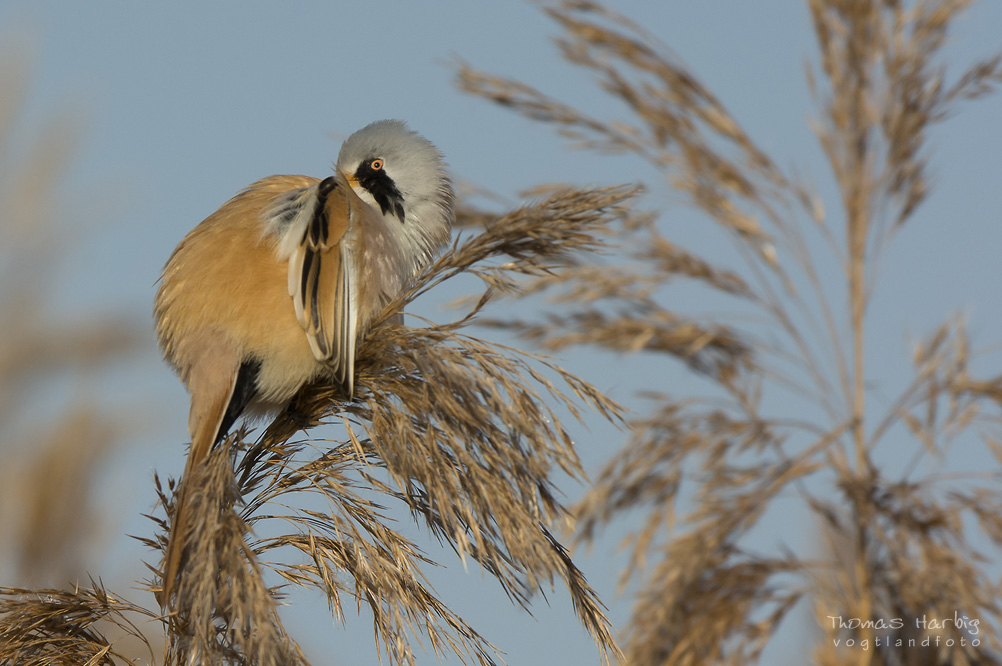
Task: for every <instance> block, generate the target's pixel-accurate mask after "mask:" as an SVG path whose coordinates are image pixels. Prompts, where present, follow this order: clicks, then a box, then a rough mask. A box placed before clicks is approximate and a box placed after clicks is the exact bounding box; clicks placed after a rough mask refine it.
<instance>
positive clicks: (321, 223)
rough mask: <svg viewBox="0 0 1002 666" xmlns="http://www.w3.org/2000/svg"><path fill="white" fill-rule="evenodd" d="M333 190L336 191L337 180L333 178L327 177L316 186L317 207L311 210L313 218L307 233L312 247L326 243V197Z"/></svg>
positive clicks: (327, 224) (328, 222)
mask: <svg viewBox="0 0 1002 666" xmlns="http://www.w3.org/2000/svg"><path fill="white" fill-rule="evenodd" d="M335 189H337V179H336V178H335V177H334V176H327V177H326V178H324V179H323V180H321V181H320V185H319V186H317V205H316V208H314V209H313V218H312V219H311V220H310V229H309V232H308V234H309V239H310V244H311V245H312V246H313V247H317V246H319V245H324V244H326V243H327V237H328V235H329V227H330V221H329V220H328V219H327V197H328V196H330V193H331V192H333V191H334V190H335Z"/></svg>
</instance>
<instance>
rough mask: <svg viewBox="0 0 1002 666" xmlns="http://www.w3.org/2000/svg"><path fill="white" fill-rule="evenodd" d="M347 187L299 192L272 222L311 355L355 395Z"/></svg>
mask: <svg viewBox="0 0 1002 666" xmlns="http://www.w3.org/2000/svg"><path fill="white" fill-rule="evenodd" d="M347 187H348V185H347V184H345V183H343V182H342V181H339V180H338V179H337V178H336V177H334V176H331V177H329V178H326V179H324V180H322V181H320V182H319V183H317V184H316V185H314V186H312V187H308V188H303V189H302V190H294V191H292V192H290V193H288V194H287V195H286V196H285V197H283V198H282V199H281V200H280V201H279V203H278V205H276V207H275V208H274V209H273V211H272V213H271V214H270V215H269V221H270V224H272V225H278V229H279V230H280V232H281V234H282V240H281V241H280V244H279V258H283V259H285V258H287V260H288V262H289V285H288V287H289V295H290V296H291V297H292V302H293V306H294V308H295V311H296V318H297V319H298V320H299V323H300V325H301V326H302V327H303V331H305V333H306V338H307V340H308V342H309V344H310V349H311V350H312V351H313V355H314V356H315V357H316V358H317V360H319V361H323V362H325V363H326V364H328V365H329V366H330V367H331V368H332V369H333V371H334V374H335V377H336V379H337V380H338V381H339V382H340V383H341V384H342V385H343V386H344V387H345V388H346V389H347V391H348V393H349V394H350V393H351V390H352V376H353V373H354V362H355V320H356V314H355V308H356V307H357V304H356V302H355V299H354V298H352V295H351V294H352V285H351V270H350V267H349V265H348V258H347V257H346V252H345V250H344V248H343V247H342V246H341V240H342V238H343V237H344V235H345V233H346V232H347V230H348V224H349V217H350V216H349V210H348V199H347V196H346V190H347ZM283 225H284V226H283Z"/></svg>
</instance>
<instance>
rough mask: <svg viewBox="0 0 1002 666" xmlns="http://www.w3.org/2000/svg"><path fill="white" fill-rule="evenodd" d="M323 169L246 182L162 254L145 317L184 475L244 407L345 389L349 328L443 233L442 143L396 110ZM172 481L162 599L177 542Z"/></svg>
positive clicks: (448, 197)
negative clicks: (164, 378) (186, 447)
mask: <svg viewBox="0 0 1002 666" xmlns="http://www.w3.org/2000/svg"><path fill="white" fill-rule="evenodd" d="M334 171H335V173H334V175H332V176H328V177H327V178H324V179H323V180H318V179H316V178H310V177H307V176H269V177H267V178H263V179H261V180H259V181H257V182H256V183H254V184H253V185H251V186H250V187H248V188H247V189H245V190H244V191H243V192H241V193H239V194H238V195H236V196H235V197H233V198H232V199H230V200H229V201H227V202H226V203H225V204H223V206H222V207H221V208H220V209H219V210H217V211H216V212H215V213H213V214H212V215H210V216H209V217H207V218H206V219H205V220H203V221H202V223H201V224H199V225H198V226H197V227H195V228H194V229H193V230H192V231H191V232H190V233H189V234H188V235H187V236H185V238H184V240H182V241H181V243H180V244H179V245H178V246H177V249H175V250H174V253H173V254H172V255H171V256H170V259H169V260H168V261H167V265H166V267H165V268H164V271H163V274H162V276H161V278H160V280H161V284H160V289H159V291H158V292H157V296H156V300H155V302H154V318H155V320H156V330H157V338H158V340H159V343H160V347H161V349H162V351H163V355H164V358H165V360H166V361H167V362H168V363H169V364H170V365H171V366H172V367H173V368H174V369H175V370H176V371H177V373H178V374H179V375H180V377H181V381H182V382H184V385H185V387H186V388H187V389H188V392H189V393H190V395H191V411H190V412H189V415H188V432H189V434H190V436H191V449H190V451H189V453H188V461H187V464H186V465H185V470H184V477H185V478H188V477H189V476H190V472H191V471H192V470H193V469H195V468H196V467H197V466H198V465H199V464H200V463H201V462H202V461H203V460H204V459H205V458H206V456H208V454H209V451H210V450H211V449H212V447H213V446H214V445H215V444H216V443H217V442H218V441H220V440H221V439H222V438H223V436H225V435H226V433H227V432H228V430H229V428H230V427H231V426H232V425H233V423H234V421H235V420H236V419H237V418H238V417H239V416H240V415H241V414H242V413H244V412H245V411H247V412H249V413H252V414H262V413H268V412H269V411H275V410H277V409H280V408H281V407H283V406H284V405H285V404H286V403H287V402H288V401H289V400H290V399H291V398H292V397H293V395H295V393H296V392H297V391H298V390H299V389H300V388H301V387H302V386H303V385H305V384H306V383H307V382H310V381H312V380H314V379H318V378H325V379H330V380H332V381H334V382H337V383H338V384H340V386H341V387H342V388H343V390H344V393H345V394H346V396H348V397H350V396H351V395H352V391H353V375H354V364H355V345H356V342H357V341H358V339H359V337H360V336H361V335H363V334H364V333H365V331H366V329H367V328H368V326H369V324H370V323H371V321H372V320H373V318H374V317H376V316H377V315H378V314H380V312H381V311H382V309H383V307H384V306H385V305H386V304H387V303H388V302H389V301H390V300H391V299H392V298H394V297H395V296H396V295H397V294H398V293H400V291H401V290H402V289H403V288H404V287H405V286H406V285H407V283H408V282H409V281H410V280H411V278H412V277H413V276H414V275H415V274H416V273H417V272H418V271H420V270H421V269H422V268H424V267H425V266H427V265H428V264H429V263H430V262H431V260H432V259H433V258H434V256H435V255H436V254H437V252H438V251H439V250H440V249H441V248H442V246H443V245H444V244H445V243H446V242H447V241H448V239H449V235H450V231H451V227H452V222H453V219H454V212H453V202H454V198H455V195H454V193H453V189H452V184H451V181H450V180H449V177H448V176H447V174H446V171H445V163H444V162H443V159H442V154H441V153H440V152H439V151H438V150H437V149H436V148H435V146H433V145H432V144H431V143H430V142H429V141H427V140H426V139H424V138H423V137H421V136H420V135H418V134H417V133H415V132H413V131H410V130H409V129H407V127H406V125H404V123H402V122H400V121H398V120H382V121H378V122H375V123H372V124H371V125H368V126H367V127H365V128H363V129H361V130H359V131H358V132H356V133H354V134H352V135H351V136H350V137H348V139H347V140H346V141H345V142H344V144H343V145H342V146H341V151H340V153H339V154H338V158H337V162H336V164H335V169H334ZM184 489H185V486H184V485H182V486H181V487H180V489H179V492H178V497H177V500H176V504H175V511H174V520H173V521H172V527H171V535H170V538H169V542H168V548H167V556H166V568H165V576H164V590H163V596H162V598H161V603H162V604H166V603H167V602H168V601H169V599H170V596H171V593H172V588H173V586H174V582H175V578H176V576H177V573H178V567H179V566H180V563H181V559H182V554H183V551H184V545H185V544H184V543H183V540H184V539H183V536H182V534H183V533H184V530H185V529H186V526H185V524H184V522H185V521H186V520H187V518H188V517H187V516H186V515H185V510H186V507H185V505H184V500H185V497H184V495H185V492H184Z"/></svg>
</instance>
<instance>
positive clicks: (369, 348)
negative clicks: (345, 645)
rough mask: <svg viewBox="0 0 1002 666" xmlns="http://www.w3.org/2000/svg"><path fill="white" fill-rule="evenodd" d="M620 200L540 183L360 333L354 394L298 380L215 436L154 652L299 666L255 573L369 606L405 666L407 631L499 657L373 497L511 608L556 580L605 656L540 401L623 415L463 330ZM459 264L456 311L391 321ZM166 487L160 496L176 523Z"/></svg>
mask: <svg viewBox="0 0 1002 666" xmlns="http://www.w3.org/2000/svg"><path fill="white" fill-rule="evenodd" d="M633 195H634V192H633V191H632V190H630V189H629V188H610V189H596V190H565V191H561V192H554V193H551V195H550V196H549V197H548V198H546V199H543V200H541V201H539V202H537V203H533V204H528V205H525V206H523V207H521V208H518V209H516V210H514V211H511V212H510V213H508V214H506V215H503V216H497V217H496V218H495V219H493V221H491V223H490V224H489V225H488V226H487V227H486V228H485V229H484V230H483V231H482V232H480V233H477V234H474V235H470V236H467V237H465V238H464V239H462V240H457V241H456V243H455V244H454V245H453V247H452V248H451V249H450V250H449V251H448V252H446V253H445V254H444V255H443V256H442V257H441V258H440V259H439V260H438V261H437V262H435V263H434V264H433V265H432V266H431V267H430V268H429V269H428V270H427V271H425V272H424V273H423V274H422V275H421V276H419V278H418V279H417V280H416V281H415V283H414V284H413V285H412V286H411V288H410V289H409V290H408V291H407V292H406V293H405V294H402V295H401V296H400V297H399V298H398V299H397V300H396V301H395V302H394V303H392V304H390V305H389V306H388V307H387V309H386V311H385V312H384V316H383V317H382V318H381V319H379V320H378V321H377V322H376V324H375V325H374V328H373V329H372V331H371V332H370V334H369V335H368V336H367V337H366V338H365V340H364V342H363V343H362V345H361V349H360V353H359V357H358V361H357V363H356V368H357V379H356V396H355V399H354V400H352V401H351V402H349V403H345V402H343V399H342V397H341V395H340V393H339V391H338V390H337V389H336V388H335V387H333V386H331V385H329V384H324V383H320V384H315V385H312V386H309V387H307V388H305V389H304V390H303V391H301V392H300V394H299V395H298V396H297V397H296V399H294V401H293V403H292V404H291V405H290V406H289V408H288V409H287V410H286V412H285V413H283V414H281V415H279V416H278V417H277V418H276V419H275V420H274V421H273V422H272V423H271V424H270V425H269V427H268V428H267V429H266V430H265V431H264V432H263V433H262V435H261V436H260V437H259V438H258V439H257V440H256V441H255V442H253V443H249V444H245V443H244V437H245V433H240V434H239V435H238V436H237V437H231V438H228V439H227V440H226V442H224V444H223V445H221V446H220V447H218V450H217V451H215V452H214V453H213V462H212V464H211V465H210V466H209V468H208V469H207V470H206V474H205V478H202V475H200V476H199V478H194V479H182V483H187V484H191V490H192V493H193V495H192V496H193V497H194V498H195V499H194V501H193V502H192V515H193V516H194V518H193V520H192V521H191V522H190V526H189V528H190V530H191V532H190V533H189V534H188V535H187V537H186V539H185V541H186V543H189V544H191V545H190V546H189V549H188V555H187V558H186V564H185V565H184V566H183V567H182V571H181V573H180V576H179V579H178V582H177V589H178V590H179V595H178V597H179V599H180V600H181V601H180V602H179V603H178V604H177V606H176V607H173V608H171V611H172V613H171V616H170V617H169V618H168V625H169V636H168V639H169V643H170V645H169V650H168V654H167V657H166V663H186V662H187V661H188V660H189V659H192V658H196V659H211V660H212V661H213V663H233V664H237V663H245V662H246V663H254V664H278V663H305V659H304V657H303V656H302V654H301V653H300V652H299V649H298V647H296V646H295V644H294V643H293V642H292V641H291V639H289V638H288V636H287V634H286V632H285V630H284V628H283V627H282V624H281V621H280V619H279V618H278V615H277V614H276V613H275V594H276V590H269V589H268V588H267V587H266V586H265V585H264V584H263V583H262V578H261V574H262V571H263V570H264V569H271V570H273V571H274V572H276V573H277V574H278V575H279V576H280V577H281V578H282V579H283V580H284V581H286V582H287V583H290V584H293V585H297V586H304V587H312V588H316V589H319V590H320V591H321V592H323V593H324V594H325V595H326V596H327V599H328V603H329V605H330V608H331V611H332V612H333V614H334V616H335V618H343V617H344V615H345V613H346V610H345V608H344V606H345V602H346V601H347V600H351V601H353V602H354V603H355V604H356V605H359V606H361V605H362V604H365V605H367V606H368V608H369V610H370V612H371V614H372V618H373V626H374V630H375V634H376V637H377V639H378V642H379V644H380V648H381V649H380V651H381V653H382V652H385V654H386V656H387V657H388V658H389V660H390V662H391V663H399V664H413V663H415V654H414V651H413V647H412V642H413V638H414V637H419V638H421V637H423V638H425V639H427V641H428V644H429V645H430V646H431V648H432V650H433V651H434V652H435V653H436V654H438V655H439V656H444V655H446V654H450V653H452V654H456V655H458V656H459V657H460V659H462V660H463V661H464V662H469V661H473V662H476V663H481V664H492V663H494V659H495V658H496V655H497V654H498V651H497V648H495V647H494V646H493V645H491V644H490V643H489V642H488V641H487V640H486V639H485V638H484V637H483V636H481V635H480V634H479V633H478V632H477V631H476V630H475V629H473V628H472V627H470V626H469V625H468V624H467V623H466V622H465V621H464V620H463V619H462V618H461V617H459V616H458V615H456V614H455V613H454V612H452V611H451V610H450V609H449V608H448V607H447V606H446V605H445V604H444V603H443V602H442V601H441V600H440V599H438V598H437V596H436V595H435V594H434V592H433V590H432V589H431V588H430V587H429V585H428V583H427V581H426V580H425V579H424V576H423V574H422V567H423V566H426V565H428V564H431V563H432V561H431V560H430V559H429V558H428V557H427V556H426V555H425V554H424V553H423V552H422V551H421V549H420V548H419V546H418V545H417V544H415V543H414V542H412V541H411V540H410V539H408V538H406V537H404V536H402V535H401V534H400V533H399V532H398V531H396V530H395V529H394V528H393V527H392V521H391V520H390V519H389V518H388V517H387V515H386V514H385V509H384V506H385V505H386V504H387V503H398V504H399V505H401V506H403V507H405V508H406V509H407V510H408V511H409V512H410V514H411V516H412V517H413V519H414V520H415V521H418V522H419V523H421V524H424V525H425V526H426V527H427V528H428V529H429V530H430V532H431V533H432V534H433V535H434V536H435V537H436V538H437V539H438V540H439V541H440V542H442V543H445V544H448V545H449V546H450V547H451V548H452V549H453V550H454V551H455V552H456V553H457V554H458V555H459V557H460V558H461V559H462V560H464V561H466V560H472V561H474V562H477V563H479V564H480V565H481V566H482V567H483V568H484V570H486V571H487V572H489V573H490V574H491V575H493V576H494V577H495V578H496V579H497V580H498V582H499V583H500V585H501V586H502V588H503V589H504V591H505V592H506V593H507V594H508V596H509V597H510V598H511V599H512V600H513V602H515V603H518V604H520V605H521V606H523V607H525V608H528V607H529V604H530V602H531V599H532V597H533V596H534V595H535V594H536V593H537V592H542V591H544V590H545V589H546V588H547V587H552V586H553V585H554V584H555V583H556V581H557V580H560V581H562V583H563V584H564V585H565V586H566V587H567V589H568V590H569V592H570V594H571V598H572V600H573V603H574V608H575V610H576V612H577V614H578V617H579V618H580V620H581V622H582V623H583V625H584V626H585V627H586V628H587V629H588V631H589V632H590V633H591V634H592V635H593V637H594V638H595V640H596V643H597V644H598V646H599V648H600V650H601V651H602V653H603V655H604V657H605V659H607V660H608V659H609V657H610V655H616V654H618V648H617V647H616V645H615V641H614V640H613V637H612V632H611V628H610V626H609V623H608V621H607V620H606V618H605V616H604V613H603V607H602V605H601V603H600V602H599V600H598V598H597V597H596V595H595V593H594V592H593V591H592V589H591V588H590V587H589V586H588V584H587V583H586V582H585V580H584V577H583V576H582V575H581V572H580V571H579V570H578V569H577V568H576V567H575V566H574V563H573V561H572V560H571V559H570V557H569V556H568V554H567V552H566V550H565V549H564V548H563V546H561V544H560V543H559V542H558V541H557V540H556V539H555V538H554V537H553V535H552V534H551V531H550V528H549V525H551V524H553V523H554V522H556V521H558V520H560V519H562V518H563V517H564V515H565V512H564V509H563V507H562V506H561V505H560V503H559V502H558V500H557V499H556V494H557V493H556V490H555V488H554V487H553V480H552V474H553V472H554V471H555V470H557V469H559V470H561V471H562V472H564V473H567V474H570V475H572V476H580V474H581V468H580V464H579V462H578V459H577V455H576V453H575V451H574V448H573V444H572V442H571V439H570V437H569V435H568V434H567V432H566V431H565V430H564V428H563V426H562V425H561V423H560V421H559V419H558V417H557V415H556V412H555V407H554V406H555V405H559V406H560V407H561V408H563V409H568V410H570V413H571V414H573V415H575V416H577V415H579V410H580V409H581V408H582V407H588V408H590V409H594V410H597V411H598V412H599V413H601V414H602V415H604V416H605V417H606V418H610V419H618V418H619V408H618V406H617V405H615V404H614V403H613V402H611V401H610V400H608V399H607V398H605V397H604V396H603V395H602V394H600V393H599V392H598V391H596V390H595V389H594V388H593V387H591V386H590V385H588V384H586V383H585V382H582V381H581V380H579V379H577V378H576V377H574V376H573V375H570V374H568V373H566V372H565V371H563V370H562V369H560V368H559V367H558V366H556V365H555V364H553V363H552V362H551V361H549V360H547V359H546V358H543V357H539V356H535V355H530V354H525V353H522V352H519V351H517V350H514V349H509V348H505V347H503V346H500V345H497V344H493V343H490V342H488V341H485V340H481V339H478V338H474V337H471V336H469V335H467V334H466V333H465V332H464V329H465V328H467V327H468V326H469V325H470V324H471V323H472V322H473V321H474V320H475V319H476V318H477V317H478V316H479V315H480V313H481V312H482V311H483V310H484V309H485V308H488V307H489V306H490V304H491V303H492V301H494V300H496V299H497V298H498V297H499V296H500V295H503V294H505V293H510V292H511V291H512V290H513V289H514V288H515V285H516V282H517V280H518V279H519V278H522V277H524V276H527V275H528V276H542V275H547V274H550V273H551V272H552V271H553V270H555V269H557V268H559V267H560V266H562V265H565V264H567V263H569V262H573V261H574V260H575V257H578V256H580V255H581V254H582V253H586V252H590V251H594V250H596V249H597V248H599V247H600V246H601V238H600V236H601V233H602V232H603V230H604V229H605V228H607V227H608V225H609V224H610V223H611V222H613V221H614V220H615V219H617V218H618V217H620V216H621V215H623V214H625V208H624V206H625V204H626V202H627V201H628V200H629V198H630V197H631V196H633ZM460 275H475V276H477V277H479V278H481V280H482V281H483V283H484V291H483V294H482V295H481V297H480V298H478V299H476V301H475V302H473V303H472V304H471V307H470V309H469V310H468V311H467V312H465V314H463V316H462V317H461V318H460V319H458V320H457V321H453V322H451V323H447V324H441V325H435V324H431V323H427V322H425V325H424V326H423V327H418V328H410V327H406V326H402V325H399V324H396V323H394V315H395V314H396V313H398V312H400V311H401V309H402V308H404V307H406V305H407V304H408V303H410V302H411V301H412V300H413V299H414V298H416V297H418V296H419V295H422V294H424V293H426V292H427V291H428V290H430V289H432V288H434V287H435V286H437V285H439V284H441V283H442V282H444V281H446V280H449V279H451V278H454V277H457V276H460ZM330 421H333V422H335V423H343V424H344V426H345V428H346V431H347V438H346V439H345V440H344V441H342V442H334V443H329V444H326V445H321V444H320V443H319V442H316V443H311V442H308V441H300V440H293V439H292V438H293V437H294V436H295V435H296V434H297V433H299V432H300V431H301V430H302V429H304V428H307V429H309V428H311V427H313V426H316V425H320V424H322V423H325V422H330ZM170 497H171V493H169V492H167V491H163V492H162V495H161V500H162V503H163V504H164V506H165V507H167V514H168V516H170V517H172V510H173V509H172V507H173V502H172V500H171V499H170ZM311 498H312V499H311ZM158 523H159V527H160V530H159V531H160V533H159V535H158V536H157V537H156V538H154V539H149V540H146V543H147V544H148V545H150V546H151V547H153V548H155V549H162V547H163V545H164V543H165V538H166V537H165V535H166V534H167V526H168V522H167V520H158ZM263 523H267V525H268V526H267V527H264V526H263ZM259 525H262V528H261V529H260V530H258V529H257V526H259ZM252 530H256V531H259V532H261V533H265V532H267V533H268V535H269V536H266V537H261V538H255V537H254V536H253V532H252ZM157 575H162V574H161V573H160V572H158V574H157ZM158 586H159V583H158V582H156V581H154V582H153V583H151V587H152V588H153V589H154V590H155V589H157V587H158ZM238 591H239V592H238Z"/></svg>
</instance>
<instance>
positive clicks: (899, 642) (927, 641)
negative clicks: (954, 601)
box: [827, 611, 981, 650]
mask: <svg viewBox="0 0 1002 666" xmlns="http://www.w3.org/2000/svg"><path fill="white" fill-rule="evenodd" d="M827 617H828V619H829V620H830V621H831V623H832V629H850V630H851V629H871V630H876V631H888V630H891V631H893V630H897V629H903V628H904V627H905V620H904V618H900V617H892V618H877V619H870V620H863V619H861V618H858V617H849V618H846V617H842V616H841V615H829V616H827ZM914 622H915V628H916V629H920V630H924V631H939V630H944V629H953V628H956V629H959V630H961V631H963V632H965V633H967V634H969V635H970V637H971V639H970V645H972V646H973V647H977V646H978V645H980V644H981V641H980V639H979V638H978V637H977V635H978V633H979V632H980V628H979V625H980V624H981V620H979V619H977V618H974V619H972V618H969V617H967V616H966V615H961V614H960V613H958V612H956V611H954V613H953V617H948V618H937V617H928V616H926V615H923V616H921V617H916V618H915V619H914ZM873 642H874V646H876V647H881V646H888V647H903V646H906V645H907V646H908V647H916V646H922V647H932V646H939V645H946V646H947V647H950V646H953V645H955V644H958V643H959V645H961V646H966V645H967V644H968V640H967V636H961V637H960V638H959V639H953V638H944V637H941V636H939V635H932V634H927V635H926V636H925V637H924V638H921V639H918V638H909V639H904V638H892V637H890V636H877V637H874V639H873ZM841 643H842V639H836V640H835V646H836V647H838V646H839V645H840V644H841ZM845 645H846V647H854V646H857V645H858V646H859V647H861V648H863V649H864V650H865V649H869V647H870V641H869V640H868V639H861V640H859V641H856V640H854V639H851V638H850V639H846V640H845Z"/></svg>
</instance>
